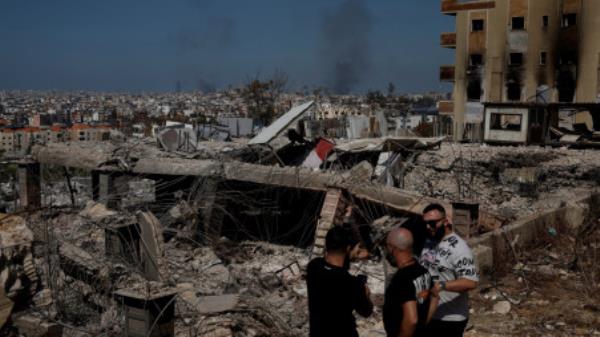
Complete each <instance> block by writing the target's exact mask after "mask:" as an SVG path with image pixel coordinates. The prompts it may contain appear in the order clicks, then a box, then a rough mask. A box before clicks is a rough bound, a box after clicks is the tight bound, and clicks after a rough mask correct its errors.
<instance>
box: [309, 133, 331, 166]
mask: <svg viewBox="0 0 600 337" xmlns="http://www.w3.org/2000/svg"><path fill="white" fill-rule="evenodd" d="M334 147H335V144H334V143H333V142H331V141H329V140H327V139H325V138H320V139H319V141H318V142H317V146H315V148H314V149H313V150H312V151H310V153H309V154H308V157H306V159H304V162H303V163H302V167H309V168H319V167H320V166H321V164H322V163H323V162H324V161H325V159H327V156H328V155H329V153H330V152H331V150H333V148H334Z"/></svg>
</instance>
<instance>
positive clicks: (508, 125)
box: [490, 113, 523, 132]
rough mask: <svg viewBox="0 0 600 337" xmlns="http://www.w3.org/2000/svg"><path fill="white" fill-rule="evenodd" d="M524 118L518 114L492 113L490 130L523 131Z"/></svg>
mask: <svg viewBox="0 0 600 337" xmlns="http://www.w3.org/2000/svg"><path fill="white" fill-rule="evenodd" d="M522 124H523V116H522V115H516V114H503V113H492V114H491V115H490V130H502V131H519V132H520V131H521V128H522Z"/></svg>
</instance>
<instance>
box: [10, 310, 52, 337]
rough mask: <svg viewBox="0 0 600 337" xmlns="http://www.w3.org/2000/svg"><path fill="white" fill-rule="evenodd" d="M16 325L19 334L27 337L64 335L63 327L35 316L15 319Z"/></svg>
mask: <svg viewBox="0 0 600 337" xmlns="http://www.w3.org/2000/svg"><path fill="white" fill-rule="evenodd" d="M14 325H15V327H16V328H17V329H18V331H19V334H21V335H22V336H25V337H62V335H63V328H62V326H60V325H59V324H56V323H50V322H48V321H46V320H44V319H43V318H41V317H36V316H33V315H23V316H19V317H17V318H15V319H14Z"/></svg>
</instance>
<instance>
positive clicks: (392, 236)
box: [387, 227, 413, 251]
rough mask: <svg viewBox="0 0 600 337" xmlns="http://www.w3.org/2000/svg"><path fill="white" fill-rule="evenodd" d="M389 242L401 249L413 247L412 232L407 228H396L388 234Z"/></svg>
mask: <svg viewBox="0 0 600 337" xmlns="http://www.w3.org/2000/svg"><path fill="white" fill-rule="evenodd" d="M387 244H388V245H390V246H392V247H394V248H397V249H399V250H410V251H412V249H413V236H412V233H411V232H410V231H409V230H408V229H406V228H402V227H399V228H394V229H392V231H391V232H390V233H389V234H388V236H387Z"/></svg>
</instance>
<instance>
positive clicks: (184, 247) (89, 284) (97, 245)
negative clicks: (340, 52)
mask: <svg viewBox="0 0 600 337" xmlns="http://www.w3.org/2000/svg"><path fill="white" fill-rule="evenodd" d="M311 106H312V102H307V103H305V104H302V105H299V106H297V107H294V108H292V109H291V110H290V111H289V112H287V113H285V114H283V115H282V116H281V117H280V118H279V119H278V120H276V121H275V122H274V123H272V124H271V125H270V126H269V127H267V128H265V129H263V130H262V132H260V133H259V134H258V135H256V136H255V137H254V138H252V139H250V140H248V141H244V142H235V141H234V142H218V141H212V142H208V141H205V142H201V141H199V142H197V145H198V146H194V147H193V148H185V147H175V148H173V149H171V150H170V151H167V149H166V148H165V147H164V146H163V144H161V139H158V141H155V142H150V141H149V142H146V143H140V142H137V141H135V142H131V141H125V142H110V143H109V142H102V143H100V142H99V143H94V144H85V145H84V144H80V143H77V142H73V143H56V144H45V145H36V146H34V147H33V148H32V151H31V153H30V154H29V156H28V157H27V158H23V159H21V160H19V161H16V162H12V163H8V164H10V165H12V166H13V167H14V170H15V174H14V179H15V184H14V185H15V187H16V192H17V195H18V198H16V201H15V205H16V206H15V208H14V209H11V210H12V211H14V212H13V213H11V214H0V229H1V230H0V239H1V240H0V249H1V252H2V271H1V274H0V275H2V278H1V280H2V282H3V285H4V287H3V288H1V290H3V291H4V292H0V313H1V314H2V316H0V325H2V329H3V330H2V331H3V333H5V332H6V334H7V335H11V334H12V335H16V334H20V335H24V336H27V337H29V336H35V337H40V336H52V337H54V336H61V335H63V336H90V335H99V334H106V335H111V336H112V335H124V336H140V337H143V336H202V337H209V336H211V337H212V336H223V337H227V336H235V337H238V336H244V337H246V336H248V337H249V336H305V335H306V334H307V332H308V312H307V289H306V283H305V280H304V278H303V277H304V273H305V268H306V265H307V263H308V262H309V261H310V259H311V258H313V257H315V256H319V255H321V254H323V250H324V239H325V233H326V232H327V231H328V230H329V229H330V228H332V227H333V226H339V225H349V226H350V227H351V229H352V230H353V231H352V232H353V235H354V236H355V238H356V239H357V240H359V241H360V242H362V243H363V245H364V246H365V247H367V248H368V249H369V250H370V252H371V255H372V256H371V258H370V259H369V260H368V261H365V262H364V263H362V264H357V265H354V266H353V267H352V272H354V273H357V272H360V273H363V274H367V275H369V278H368V284H369V287H370V288H371V290H372V294H373V298H374V301H375V305H376V309H375V313H374V315H373V316H372V317H370V318H364V319H363V318H361V319H359V320H358V321H357V324H358V330H359V331H360V333H361V336H363V335H364V336H379V335H380V334H381V331H382V329H383V327H382V322H381V319H382V317H381V304H382V303H381V301H382V298H383V295H384V287H385V279H386V278H387V277H388V276H389V270H388V269H387V268H388V267H386V266H385V264H384V263H383V259H382V251H381V242H382V238H383V237H384V235H385V233H386V232H387V231H389V230H390V229H391V228H393V227H395V226H399V225H415V224H416V225H418V224H421V225H423V224H422V223H420V216H419V215H420V213H421V211H422V209H423V208H424V207H425V206H426V205H428V204H429V203H431V202H438V203H441V204H443V205H444V206H445V207H446V208H447V209H448V210H449V213H450V214H449V215H450V217H451V219H452V221H453V224H454V225H455V228H456V230H457V231H458V232H459V233H460V234H461V235H463V236H464V237H465V238H467V239H468V240H469V243H470V244H471V245H472V247H473V251H474V254H475V258H476V261H477V264H478V266H479V268H480V270H481V272H482V275H483V276H484V278H485V280H487V281H486V283H484V285H483V286H482V287H481V289H480V290H478V291H477V293H476V294H474V295H475V296H474V298H475V300H474V301H475V305H474V309H473V310H474V314H473V323H472V325H471V326H470V328H469V332H467V336H480V335H481V333H482V332H483V333H485V332H486V329H491V331H493V329H498V328H497V327H496V328H493V327H495V326H496V325H494V324H497V323H495V322H500V323H499V324H505V323H503V322H504V321H505V320H506V317H507V316H506V315H508V314H512V315H514V316H515V317H516V318H515V319H513V320H512V322H513V323H512V327H511V329H512V330H510V331H512V332H514V333H515V335H517V332H519V333H523V334H524V335H525V334H526V333H528V332H533V333H535V332H537V330H536V329H539V328H538V327H536V326H535V325H532V320H534V319H536V318H537V317H542V318H543V319H544V320H545V321H544V325H543V327H542V329H546V330H548V329H553V330H555V331H561V332H564V333H567V334H572V335H586V334H588V333H589V335H593V333H600V332H598V330H597V326H598V325H597V324H599V323H600V322H599V321H598V319H599V318H598V316H597V315H595V313H596V311H595V310H597V307H595V306H594V305H595V304H594V303H595V302H594V301H595V300H594V299H595V298H596V297H594V296H596V295H590V296H588V297H587V298H584V297H585V296H584V294H587V293H585V292H583V291H582V287H592V288H593V287H598V286H600V272H598V271H597V263H595V260H594V256H597V254H599V253H600V245H598V244H597V242H598V241H595V240H597V238H598V235H599V234H600V230H599V228H600V226H598V224H600V222H599V221H598V219H599V218H600V213H598V209H599V205H600V196H599V194H598V187H599V185H598V181H600V179H599V177H600V172H599V171H598V167H597V163H598V162H600V153H597V152H595V151H592V152H589V151H588V152H586V151H582V150H567V149H564V148H557V149H547V148H540V147H519V148H512V149H511V148H507V149H504V148H497V147H489V146H481V145H477V144H453V143H447V142H443V141H442V140H443V139H441V138H418V137H382V138H363V139H345V140H342V139H329V138H320V137H317V138H314V139H311V138H307V137H305V136H304V135H303V132H302V125H303V118H304V117H305V115H306V114H307V112H308V111H309V110H310V107H311ZM167 138H168V137H167ZM163 142H164V140H163ZM5 164H7V163H5ZM60 196H62V198H61V197H60ZM576 238H577V239H576ZM561 240H562V241H561ZM565 247H569V248H568V249H565ZM571 252H575V253H576V257H577V258H576V260H571V262H572V265H571V266H572V267H571V268H570V267H568V266H567V264H566V261H568V260H569V259H573V256H572V255H571ZM547 254H549V255H548V256H550V257H548V256H546V255H547ZM559 261H560V262H559ZM596 262H597V261H596ZM540 275H542V276H544V275H547V277H548V278H546V279H544V278H542V279H539V277H540ZM552 275H561V276H560V277H561V279H565V280H569V281H570V282H572V283H571V284H572V286H571V287H570V288H569V289H568V290H567V291H566V292H565V295H564V296H562V295H560V294H559V295H556V297H555V301H557V302H560V303H562V304H561V305H564V306H565V307H566V308H569V310H572V311H573V312H577V315H576V318H572V319H570V320H567V319H565V318H563V317H562V316H553V315H552V314H551V313H548V314H546V313H545V312H543V311H541V309H540V308H544V305H543V303H544V302H543V301H545V300H546V298H545V296H547V295H545V293H544V292H543V287H548V286H555V285H553V283H552V282H554V281H556V279H555V278H554V279H553V278H551V277H552ZM519 280H520V281H519ZM519 285H522V286H519ZM524 286H526V287H527V288H526V290H523V287H524ZM593 289H595V288H593ZM596 294H597V293H596ZM573 297H576V298H577V299H576V300H575V301H573V300H571V299H572V298H573ZM569 300H570V302H569ZM563 302H564V303H563ZM540 303H541V304H540ZM536 308H538V309H536ZM536 310H537V311H536ZM534 317H535V318H534ZM499 318H503V319H499ZM494 320H496V321H494ZM565 321H567V322H565ZM547 327H549V328H547ZM532 329H533V330H532ZM577 332H579V333H581V334H579V333H577ZM484 335H485V334H484ZM485 336H488V335H485ZM489 336H491V335H489Z"/></svg>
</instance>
